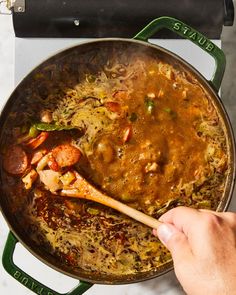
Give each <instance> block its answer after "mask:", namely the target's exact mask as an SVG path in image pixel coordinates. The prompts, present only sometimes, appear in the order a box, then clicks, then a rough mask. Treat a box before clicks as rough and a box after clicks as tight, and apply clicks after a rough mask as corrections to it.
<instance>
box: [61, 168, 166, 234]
mask: <svg viewBox="0 0 236 295" xmlns="http://www.w3.org/2000/svg"><path fill="white" fill-rule="evenodd" d="M76 178H77V180H76V181H75V183H73V186H70V187H67V188H66V189H63V190H62V191H61V193H60V194H61V195H62V196H66V197H72V198H80V199H86V200H91V201H95V202H97V203H100V204H103V205H105V206H108V207H111V208H113V209H115V210H117V211H119V212H121V213H124V214H126V215H128V216H129V217H131V218H133V219H135V220H137V221H139V222H141V223H143V224H146V225H147V226H149V227H151V228H154V229H157V228H158V227H159V225H160V224H161V222H160V221H159V220H157V219H155V218H153V217H151V216H148V215H146V214H144V213H142V212H140V211H138V210H135V209H133V208H131V207H129V206H127V205H125V204H123V203H121V202H119V201H117V200H114V199H113V198H111V197H108V196H107V195H105V194H103V193H102V192H100V191H99V190H97V189H96V188H95V187H93V186H92V185H91V184H90V183H88V182H87V181H86V180H85V179H84V178H83V177H82V176H81V175H80V174H78V173H76Z"/></svg>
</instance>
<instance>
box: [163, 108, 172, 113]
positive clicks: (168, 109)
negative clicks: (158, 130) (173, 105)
mask: <svg viewBox="0 0 236 295" xmlns="http://www.w3.org/2000/svg"><path fill="white" fill-rule="evenodd" d="M164 111H165V112H167V113H169V114H170V113H171V112H172V110H171V109H170V108H165V109H164Z"/></svg>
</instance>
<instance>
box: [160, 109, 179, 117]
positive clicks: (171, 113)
mask: <svg viewBox="0 0 236 295" xmlns="http://www.w3.org/2000/svg"><path fill="white" fill-rule="evenodd" d="M163 110H164V111H165V112H166V113H168V114H170V115H171V117H172V118H173V119H174V118H176V117H177V114H176V112H175V111H173V110H172V109H170V108H164V109H163Z"/></svg>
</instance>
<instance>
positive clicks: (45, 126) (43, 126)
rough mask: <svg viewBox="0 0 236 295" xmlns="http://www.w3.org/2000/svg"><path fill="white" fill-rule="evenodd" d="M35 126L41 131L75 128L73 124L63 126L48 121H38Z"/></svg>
mask: <svg viewBox="0 0 236 295" xmlns="http://www.w3.org/2000/svg"><path fill="white" fill-rule="evenodd" d="M33 127H34V128H36V129H37V130H40V131H62V130H71V129H75V127H73V126H62V125H55V124H48V123H36V124H34V125H33Z"/></svg>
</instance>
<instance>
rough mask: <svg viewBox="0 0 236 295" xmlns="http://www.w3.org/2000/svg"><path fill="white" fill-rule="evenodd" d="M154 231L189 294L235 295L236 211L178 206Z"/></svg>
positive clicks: (168, 213) (163, 217)
mask: <svg viewBox="0 0 236 295" xmlns="http://www.w3.org/2000/svg"><path fill="white" fill-rule="evenodd" d="M160 221H162V222H163V224H162V225H160V227H159V228H158V229H157V230H154V231H153V233H154V234H155V235H157V236H158V237H159V239H160V240H161V241H162V242H163V244H165V245H166V247H167V248H168V249H169V250H170V252H171V254H172V258H173V262H174V270H175V273H176V276H177V278H178V280H179V282H180V284H181V285H182V287H183V288H184V290H185V292H186V293H187V294H189V295H204V294H207V295H233V294H236V214H234V213H218V212H213V211H209V210H196V209H191V208H185V207H178V208H174V209H172V210H170V211H168V212H167V213H166V214H164V215H162V216H161V218H160Z"/></svg>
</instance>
